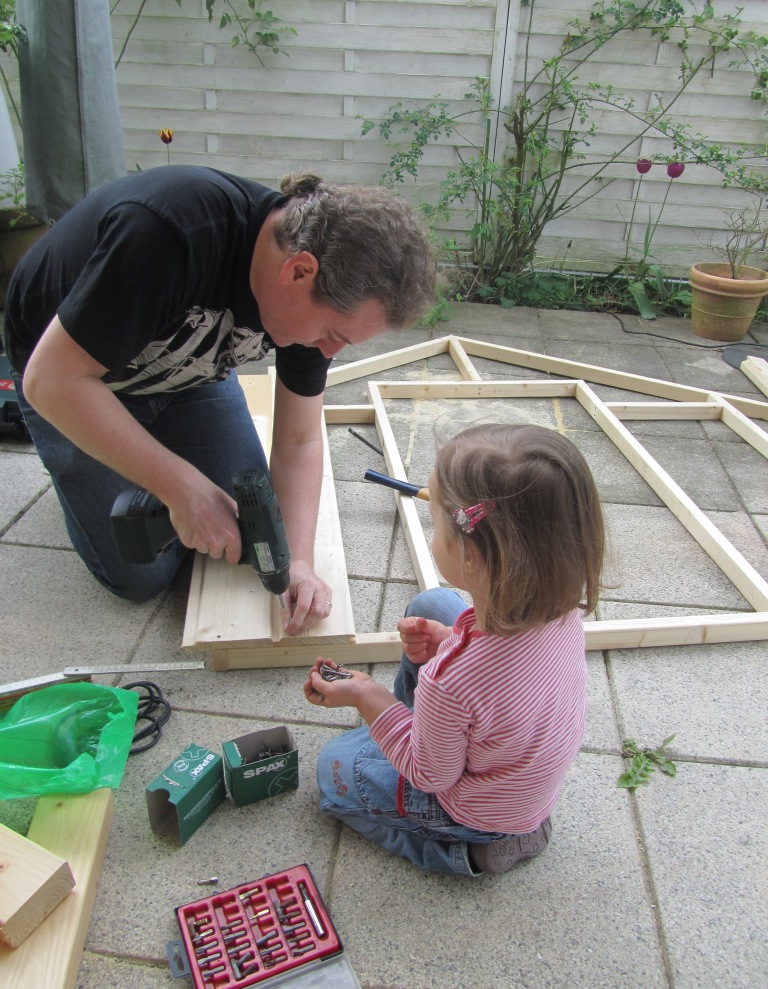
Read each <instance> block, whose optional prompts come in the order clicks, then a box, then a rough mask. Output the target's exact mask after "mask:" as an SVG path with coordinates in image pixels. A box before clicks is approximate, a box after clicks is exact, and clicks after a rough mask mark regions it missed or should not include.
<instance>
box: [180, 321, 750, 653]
mask: <svg viewBox="0 0 768 989" xmlns="http://www.w3.org/2000/svg"><path fill="white" fill-rule="evenodd" d="M446 352H447V353H449V354H450V356H451V357H452V359H453V360H454V363H457V362H458V363H457V370H459V373H460V375H461V377H462V379H463V380H461V381H449V382H446V381H440V382H413V381H411V382H397V381H396V382H369V387H368V390H369V396H370V403H369V404H366V405H356V406H329V407H327V409H326V420H327V421H328V422H329V423H334V424H352V423H368V424H370V423H371V422H375V425H376V428H377V431H378V435H379V438H380V439H381V443H382V447H383V449H384V454H385V461H386V464H387V469H388V471H389V473H390V474H392V475H393V476H395V477H403V478H404V477H405V472H404V467H403V464H402V461H401V459H400V454H399V452H398V449H397V444H396V442H395V437H394V433H393V431H392V429H391V426H390V424H389V420H388V417H387V413H386V408H385V405H384V400H385V398H410V399H419V400H423V399H429V398H437V397H440V398H502V399H506V398H515V397H527V398H531V397H552V398H559V397H574V398H576V399H577V400H578V401H580V403H581V404H582V405H583V406H584V407H585V409H586V410H587V411H588V412H589V413H590V415H592V416H593V418H594V419H595V421H596V422H597V423H598V425H600V426H601V428H603V429H604V430H605V431H606V435H608V436H609V438H610V439H611V440H612V441H613V442H614V443H615V444H616V445H617V447H618V448H619V450H620V451H621V452H622V453H623V454H624V455H625V456H626V457H627V459H629V461H630V462H631V463H632V464H633V465H634V466H635V467H636V469H637V470H638V471H639V472H640V473H641V475H642V476H643V477H645V478H646V479H647V480H648V481H649V483H651V486H652V487H654V489H655V490H657V493H659V494H660V496H661V497H662V499H663V500H664V501H665V503H666V504H667V507H669V508H670V510H671V511H673V512H674V513H675V514H676V515H677V517H678V518H679V519H680V521H681V522H683V524H684V525H686V527H687V528H688V530H689V532H691V534H692V535H693V536H694V537H695V538H696V539H697V540H698V541H699V543H700V545H702V548H703V549H704V550H705V552H707V553H708V554H709V555H710V557H711V558H712V559H713V561H714V562H715V563H716V564H717V565H718V566H720V567H721V569H722V570H723V572H724V573H726V575H727V576H728V577H729V579H731V580H732V581H733V583H734V585H735V586H736V587H737V588H738V589H739V591H740V592H741V593H742V594H743V595H744V597H745V598H746V599H747V601H749V602H750V604H751V605H752V606H753V607H754V608H755V609H756V611H755V613H750V612H748V611H745V612H744V613H743V614H741V613H739V614H734V615H708V614H707V615H701V616H699V617H693V618H685V619H677V618H668V617H662V618H659V619H647V620H642V621H618V622H603V621H598V622H587V623H586V626H585V628H586V634H587V642H588V647H589V648H590V649H600V648H604V649H607V648H640V647H643V646H649V645H682V644H686V643H694V642H728V641H734V642H735V641H747V640H751V639H763V638H766V637H768V584H767V583H766V582H765V581H764V580H763V579H762V577H760V575H759V574H757V572H756V571H755V570H754V568H752V567H751V566H750V565H749V564H748V563H747V562H746V560H744V558H743V557H742V556H741V554H739V553H738V552H737V551H736V550H735V549H734V548H733V547H732V546H731V544H730V543H729V542H728V541H727V540H726V539H725V538H724V537H723V536H722V534H721V533H720V532H719V531H718V530H717V529H716V527H715V526H714V525H712V523H711V522H709V520H708V519H707V518H706V516H704V514H703V513H702V512H701V511H700V510H699V509H698V507H697V506H696V505H695V504H694V503H693V501H692V500H691V499H690V498H688V496H687V495H685V492H683V491H682V490H681V489H680V488H679V486H677V485H676V484H675V482H674V481H672V479H671V478H670V477H669V476H668V475H667V474H666V473H665V472H664V471H663V470H662V468H661V467H660V466H659V465H658V464H657V463H656V462H655V461H654V460H653V458H651V457H650V456H649V454H648V453H647V451H646V450H645V449H644V448H643V447H642V445H641V444H640V443H639V442H638V441H637V440H635V439H634V437H632V435H631V434H630V433H629V432H628V431H627V430H626V428H625V427H624V426H622V424H621V422H620V417H624V418H627V419H648V418H650V419H659V420H663V419H667V418H669V419H691V420H697V419H713V420H715V419H717V418H720V419H721V420H722V421H723V422H724V423H725V424H726V425H727V426H728V427H729V428H731V429H733V430H734V431H735V432H737V433H738V434H739V435H740V436H741V437H742V438H744V439H745V440H746V441H747V442H749V443H751V444H752V445H753V446H754V447H755V449H757V450H759V451H760V452H761V453H764V454H765V453H766V443H767V442H768V441H767V440H766V434H765V433H764V431H763V430H761V429H759V428H758V427H757V426H756V425H755V424H754V423H752V422H751V421H750V420H749V419H748V418H747V416H746V415H745V414H744V413H743V411H741V410H740V409H739V408H734V406H735V405H737V404H738V405H740V406H742V408H743V407H747V408H749V409H751V410H753V411H756V412H757V413H758V414H759V417H768V405H764V404H763V403H759V402H749V401H746V402H742V401H740V400H739V401H738V402H731V401H730V400H727V397H726V396H722V395H720V394H718V393H712V392H709V391H705V390H703V389H696V388H690V387H687V386H681V385H675V384H673V383H670V382H664V381H659V380H657V379H651V378H643V377H639V376H637V375H626V374H624V373H622V372H617V371H613V370H611V369H610V368H595V367H594V366H591V365H582V364H577V363H575V362H572V361H561V360H559V359H556V358H548V357H546V356H545V355H541V354H532V353H531V352H527V351H515V350H513V349H512V348H506V347H500V346H498V345H495V344H485V343H482V342H479V341H473V340H469V339H467V338H463V337H461V338H458V337H444V338H442V339H441V340H437V341H428V342H426V343H424V344H417V345H415V346H413V347H407V348H402V349H401V350H399V351H395V352H392V353H390V354H385V355H380V356H378V357H375V358H368V359H366V360H363V361H358V362H354V363H353V364H349V365H343V366H342V367H340V368H338V369H334V371H332V372H331V375H334V374H336V375H337V376H336V378H335V381H336V382H337V383H340V382H341V381H349V380H352V379H353V378H354V377H360V376H365V375H369V374H371V373H375V372H377V371H382V370H389V369H391V368H393V367H397V366H399V365H401V364H403V363H411V362H413V361H414V360H420V359H423V358H424V357H427V356H432V355H434V354H438V353H446ZM471 356H481V357H487V358H489V359H492V360H499V361H501V362H502V363H509V364H521V365H522V366H531V367H536V368H537V369H538V370H543V371H545V372H549V373H553V374H558V375H560V374H563V373H565V372H574V371H576V370H584V369H586V370H587V371H589V372H590V374H591V377H592V380H597V381H599V382H601V383H605V384H609V385H612V386H614V387H621V388H626V389H628V390H633V391H639V392H643V393H646V394H651V395H654V397H658V398H663V399H666V401H664V402H646V403H640V402H637V403H632V402H627V403H603V402H602V401H601V400H600V399H599V398H598V396H597V395H596V394H595V393H594V391H593V390H592V389H591V388H589V387H588V385H587V384H586V383H585V382H584V381H583V380H578V379H576V380H570V379H566V380H552V381H538V380H537V381H524V380H523V381H521V380H519V379H516V380H514V381H498V380H491V381H484V380H482V379H481V378H480V375H479V374H478V373H477V372H476V369H475V368H474V365H473V364H472V362H471ZM256 377H257V378H258V377H259V376H256ZM246 380H247V379H246ZM253 387H260V386H259V385H257V384H256V382H255V381H254V382H253ZM249 404H250V403H249ZM617 413H618V414H617ZM328 480H329V481H330V483H331V484H332V476H329V478H328ZM324 483H325V482H324ZM393 497H395V499H396V504H397V509H398V512H399V513H400V517H401V521H402V523H403V528H404V532H405V536H406V540H407V542H408V546H409V550H410V553H411V558H412V562H413V566H414V570H415V572H416V579H417V581H418V584H419V587H420V588H422V589H423V588H425V587H432V586H437V584H438V580H439V578H438V575H437V571H436V570H435V568H434V565H433V563H432V559H431V554H430V552H429V548H428V546H427V542H426V539H425V537H424V533H423V530H422V526H421V521H420V518H419V516H418V514H417V512H416V510H415V506H414V503H413V500H412V499H410V498H403V497H402V496H400V495H398V494H396V493H393ZM334 511H335V512H336V516H335V518H334V519H332V520H331V522H335V524H336V525H339V520H338V513H337V509H336V507H335V506H334ZM336 545H341V537H340V526H339V535H338V542H337V543H336ZM225 566H226V565H225ZM227 569H228V570H229V571H231V570H232V569H233V568H227ZM220 593H222V594H223V593H227V594H228V596H229V597H234V598H238V597H241V598H243V599H245V597H246V592H244V591H243V590H242V589H236V590H235V591H234V594H232V593H230V592H223V591H221V592H220ZM241 604H242V602H240V604H238V605H237V608H238V610H239V609H240V607H241ZM247 610H248V611H249V612H253V610H254V609H253V608H252V607H250V608H248V609H247ZM262 624H263V623H262V621H261V620H258V621H257V622H256V625H257V626H259V625H262ZM350 628H351V629H352V631H347V633H346V634H345V633H342V634H334V633H333V632H332V631H331V630H328V631H329V633H330V634H326V635H324V636H323V637H322V639H320V640H318V638H316V637H314V636H312V637H304V638H302V639H297V638H294V639H287V638H283V639H282V640H275V639H274V638H273V637H272V636H271V635H269V634H266V635H265V634H263V629H262V632H261V633H259V631H258V629H257V628H254V629H248V628H247V627H243V628H240V629H239V630H238V631H232V630H229V631H228V632H227V633H226V634H222V633H221V632H217V631H216V630H215V629H213V627H211V628H209V629H207V630H206V629H203V633H204V635H207V640H206V641H203V638H202V637H201V639H200V641H198V642H197V643H193V644H197V645H205V646H206V647H207V648H210V650H211V653H212V656H213V665H214V668H215V669H234V668H238V669H245V668H259V667H271V666H278V667H280V666H304V665H309V664H310V663H311V662H313V661H314V659H315V658H316V657H317V656H318V655H322V654H325V653H329V654H330V655H332V657H333V658H334V659H337V661H340V662H344V663H348V664H354V663H370V662H394V661H396V660H397V659H398V658H399V654H400V646H399V640H398V638H397V636H396V635H395V634H394V633H370V634H368V635H357V634H356V633H355V632H354V626H353V625H351V626H350ZM212 630H213V632H214V634H211V632H212ZM184 644H185V645H188V644H190V643H189V642H188V641H186V630H185V643H184Z"/></svg>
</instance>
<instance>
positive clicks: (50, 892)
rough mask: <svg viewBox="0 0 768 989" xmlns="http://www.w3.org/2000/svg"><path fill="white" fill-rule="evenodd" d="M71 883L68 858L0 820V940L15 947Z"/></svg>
mask: <svg viewBox="0 0 768 989" xmlns="http://www.w3.org/2000/svg"><path fill="white" fill-rule="evenodd" d="M74 885H75V879H74V876H73V875H72V870H71V869H70V867H69V862H67V861H66V860H65V859H63V858H60V857H59V856H58V855H54V854H53V852H49V851H48V850H47V849H45V848H41V847H40V845H37V844H35V842H34V841H30V840H29V838H25V837H24V836H23V835H20V834H17V833H16V832H15V831H11V829H10V828H7V827H6V826H5V825H4V824H0V940H2V941H4V942H5V943H6V944H7V945H9V946H10V947H11V948H18V946H19V945H20V944H21V943H22V941H25V940H26V939H27V938H28V937H29V935H30V934H31V933H32V931H34V930H35V928H36V927H39V926H40V924H41V923H42V922H43V921H44V920H45V918H46V917H47V916H48V914H49V913H50V912H51V911H52V910H53V909H54V908H55V907H57V906H58V905H59V904H60V903H61V901H62V900H63V899H64V897H65V896H66V895H67V893H69V891H70V890H71V889H72V887H73V886H74Z"/></svg>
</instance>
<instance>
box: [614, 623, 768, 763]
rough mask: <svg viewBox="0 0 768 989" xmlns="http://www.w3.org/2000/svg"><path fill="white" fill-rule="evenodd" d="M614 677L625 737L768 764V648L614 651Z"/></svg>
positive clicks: (693, 755)
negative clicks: (767, 703) (670, 739)
mask: <svg viewBox="0 0 768 989" xmlns="http://www.w3.org/2000/svg"><path fill="white" fill-rule="evenodd" d="M609 655H610V658H609V661H608V662H609V676H610V680H611V686H612V689H613V695H614V698H615V703H616V707H617V717H618V721H619V724H620V725H621V726H622V731H623V732H625V734H626V737H629V738H634V739H635V740H636V741H637V742H638V744H641V745H644V746H650V747H651V748H656V746H658V745H660V744H661V742H662V741H663V740H664V739H665V738H668V737H669V736H670V735H675V740H674V742H673V743H672V745H671V746H670V751H671V752H672V753H675V754H679V755H680V756H682V757H683V758H686V759H697V760H703V761H707V762H709V761H712V762H715V761H720V760H725V761H728V762H738V763H748V764H766V763H768V718H766V716H765V711H766V707H765V698H766V697H767V696H768V664H766V657H767V656H768V650H767V649H766V644H765V643H764V642H729V643H718V644H711V645H696V646H669V647H666V648H658V649H635V650H616V651H611V652H610V654H609Z"/></svg>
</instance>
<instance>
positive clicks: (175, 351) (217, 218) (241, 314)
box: [5, 165, 330, 395]
mask: <svg viewBox="0 0 768 989" xmlns="http://www.w3.org/2000/svg"><path fill="white" fill-rule="evenodd" d="M284 202H285V197H283V196H282V195H281V194H280V193H277V192H274V191H273V190H271V189H268V188H266V187H265V186H262V185H259V184H258V183H256V182H252V181H249V180H247V179H241V178H238V177H236V176H234V175H228V174H226V173H224V172H219V171H216V170H214V169H211V168H201V167H198V166H187V165H172V166H162V167H159V168H154V169H151V170H150V171H147V172H137V173H133V174H131V175H128V176H126V177H125V178H121V179H117V180H116V181H114V182H110V183H108V184H107V185H105V186H102V187H101V188H100V189H97V190H96V191H95V192H92V193H91V194H90V195H89V196H87V197H86V198H85V199H84V200H82V201H81V202H80V203H78V204H77V205H76V206H74V207H73V208H72V209H71V210H70V211H69V212H68V213H66V214H65V215H64V217H62V219H61V220H60V221H59V222H58V223H57V224H56V225H55V226H54V227H53V228H52V229H51V230H49V231H48V232H47V233H46V234H45V236H44V237H43V238H41V240H40V241H38V243H37V244H36V245H35V246H34V247H33V248H32V249H31V250H30V251H29V252H28V253H27V255H26V256H25V257H24V258H23V259H22V261H21V262H20V264H19V265H18V266H17V268H16V270H15V272H14V274H13V277H12V279H11V283H10V285H9V287H8V293H7V298H6V311H5V323H6V349H7V351H8V356H9V358H10V361H11V364H12V365H13V366H14V367H15V368H16V369H17V370H19V371H22V370H23V369H24V368H25V366H26V363H27V361H28V360H29V356H30V354H31V353H32V350H33V349H34V347H35V345H36V343H37V341H38V339H39V338H40V336H41V335H42V333H43V332H44V330H45V329H46V327H47V326H48V324H49V323H50V321H51V320H52V319H53V317H54V316H55V315H56V314H58V316H59V319H60V320H61V323H62V325H63V327H64V329H65V330H66V331H67V333H68V334H69V335H70V336H71V337H72V338H73V339H74V340H75V342H76V343H78V344H79V345H80V346H81V347H82V348H83V349H84V350H85V351H86V352H87V353H88V354H90V356H91V357H93V358H94V359H95V360H97V361H98V362H99V363H100V364H103V365H104V366H105V367H107V368H108V369H109V372H108V374H106V375H105V377H104V380H105V382H106V383H107V384H108V385H109V386H110V388H112V389H113V390H115V391H122V392H128V393H131V394H152V393H155V392H168V391H178V390H181V389H184V388H190V387H193V386H195V385H197V384H200V383H202V382H204V381H211V380H219V379H222V378H225V377H226V376H227V375H228V374H229V372H230V371H231V369H232V368H233V367H235V366H237V365H239V364H243V363H245V362H246V361H250V360H254V359H258V358H261V357H263V356H264V355H265V353H266V352H267V351H268V350H270V349H271V348H272V347H273V344H272V341H271V340H270V339H269V337H268V335H267V334H266V333H265V331H264V327H263V326H262V324H261V319H260V317H259V309H258V306H257V304H256V300H255V299H254V297H253V294H252V292H251V290H250V283H249V275H250V267H251V259H252V256H253V248H254V245H255V243H256V237H257V235H258V233H259V230H260V229H261V227H262V225H263V223H264V221H265V219H266V218H267V216H268V214H269V213H270V211H271V210H273V209H275V208H278V207H280V206H281V205H282V204H283V203H284ZM275 352H276V360H275V364H276V370H277V374H278V377H279V378H280V380H281V381H282V382H283V384H284V385H285V386H286V387H287V388H288V389H289V390H291V391H293V392H295V393H296V394H299V395H318V394H320V392H322V390H323V388H324V386H325V376H326V372H327V370H328V366H329V364H330V361H329V360H328V359H327V358H325V357H323V355H322V354H321V353H320V351H319V350H317V349H315V348H309V347H303V346H300V345H298V344H297V345H294V346H291V347H276V348H275Z"/></svg>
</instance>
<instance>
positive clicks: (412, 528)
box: [368, 382, 439, 591]
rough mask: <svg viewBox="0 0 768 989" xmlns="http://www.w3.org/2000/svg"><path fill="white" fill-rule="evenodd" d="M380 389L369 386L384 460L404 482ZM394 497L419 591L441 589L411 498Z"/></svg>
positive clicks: (391, 472)
mask: <svg viewBox="0 0 768 989" xmlns="http://www.w3.org/2000/svg"><path fill="white" fill-rule="evenodd" d="M381 387H382V386H381V385H376V384H375V383H374V382H371V383H369V385H368V394H369V396H370V398H371V404H372V405H373V407H374V409H375V410H376V428H377V429H378V431H379V436H380V437H381V441H382V444H383V447H384V460H385V461H386V464H387V470H388V471H389V474H390V476H391V477H397V478H400V479H401V480H405V467H404V466H403V462H402V460H401V459H400V452H399V451H398V449H397V441H396V440H395V434H394V433H393V432H392V427H391V426H390V424H389V419H388V418H387V414H386V411H385V409H384V402H383V401H382V394H381ZM392 493H393V495H394V498H395V502H396V504H397V511H398V514H399V515H400V520H401V522H402V523H403V531H404V532H405V538H406V541H407V543H408V549H409V551H410V554H411V562H412V563H413V568H414V570H415V571H416V580H417V581H418V584H419V590H422V591H423V590H425V589H426V588H428V587H437V586H438V585H439V578H438V575H437V570H435V565H434V563H433V562H432V555H431V553H430V552H429V547H428V546H427V540H426V538H425V536H424V530H423V528H422V525H421V521H420V520H419V516H418V512H417V510H416V505H415V503H414V499H413V498H411V497H410V496H409V495H406V496H403V495H401V494H399V493H398V492H396V491H393V492H392Z"/></svg>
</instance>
